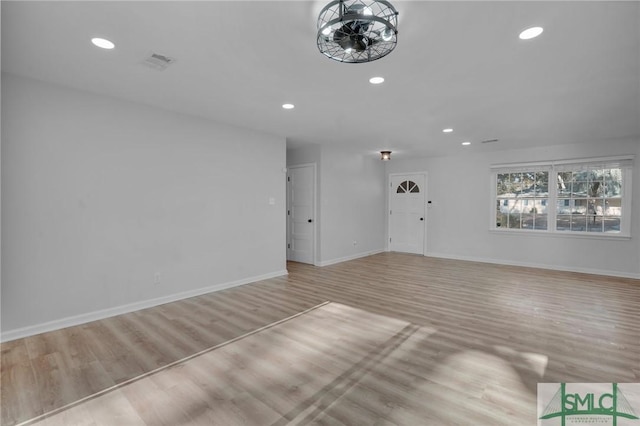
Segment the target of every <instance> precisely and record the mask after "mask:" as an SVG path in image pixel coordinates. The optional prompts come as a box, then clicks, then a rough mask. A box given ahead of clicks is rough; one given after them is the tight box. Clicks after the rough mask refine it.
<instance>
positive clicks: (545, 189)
mask: <svg viewBox="0 0 640 426" xmlns="http://www.w3.org/2000/svg"><path fill="white" fill-rule="evenodd" d="M535 193H536V196H537V197H547V196H548V195H549V172H538V173H536V191H535Z"/></svg>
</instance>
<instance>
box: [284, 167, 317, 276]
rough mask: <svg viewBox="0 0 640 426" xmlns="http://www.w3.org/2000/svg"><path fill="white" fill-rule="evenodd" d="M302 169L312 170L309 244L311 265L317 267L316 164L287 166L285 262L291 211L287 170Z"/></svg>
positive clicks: (287, 250)
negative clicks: (310, 242) (310, 235)
mask: <svg viewBox="0 0 640 426" xmlns="http://www.w3.org/2000/svg"><path fill="white" fill-rule="evenodd" d="M302 167H311V168H312V169H313V173H312V174H313V194H312V197H311V198H312V202H313V207H312V211H313V216H314V217H313V218H312V219H313V223H312V228H313V230H312V231H311V232H312V237H313V242H312V244H311V251H312V254H311V258H312V261H313V265H314V266H318V258H317V256H318V250H317V246H318V225H317V224H318V220H319V218H320V215H319V214H318V202H317V196H318V166H317V164H316V163H302V164H295V165H292V166H287V177H286V179H287V180H286V182H285V184H286V187H287V211H286V212H285V214H286V216H285V220H286V225H287V226H286V228H287V235H286V244H287V246H286V253H287V260H289V259H290V254H289V250H290V249H289V247H290V244H291V224H290V221H289V217H290V216H289V214H288V213H289V212H290V210H291V200H290V199H289V170H291V169H296V168H302Z"/></svg>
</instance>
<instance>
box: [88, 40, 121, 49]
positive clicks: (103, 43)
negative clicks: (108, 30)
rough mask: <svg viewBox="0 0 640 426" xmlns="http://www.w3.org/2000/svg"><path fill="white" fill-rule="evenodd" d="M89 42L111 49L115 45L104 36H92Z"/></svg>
mask: <svg viewBox="0 0 640 426" xmlns="http://www.w3.org/2000/svg"><path fill="white" fill-rule="evenodd" d="M91 43H93V44H94V45H95V46H98V47H100V48H102V49H113V48H114V47H116V45H115V44H113V42H111V41H109V40H107V39H106V38H100V37H94V38H92V39H91Z"/></svg>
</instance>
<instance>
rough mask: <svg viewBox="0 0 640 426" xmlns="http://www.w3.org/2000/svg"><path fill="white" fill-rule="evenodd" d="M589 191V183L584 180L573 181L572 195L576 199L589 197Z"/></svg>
mask: <svg viewBox="0 0 640 426" xmlns="http://www.w3.org/2000/svg"><path fill="white" fill-rule="evenodd" d="M588 191H589V183H588V182H587V181H584V180H579V181H573V182H572V186H571V195H572V196H574V197H585V198H586V197H587V195H588Z"/></svg>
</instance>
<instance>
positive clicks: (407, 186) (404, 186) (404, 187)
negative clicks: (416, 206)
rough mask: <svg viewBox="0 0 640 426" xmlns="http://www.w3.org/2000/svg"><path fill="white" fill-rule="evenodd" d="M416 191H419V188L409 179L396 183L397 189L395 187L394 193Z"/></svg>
mask: <svg viewBox="0 0 640 426" xmlns="http://www.w3.org/2000/svg"><path fill="white" fill-rule="evenodd" d="M418 192H420V188H419V187H418V185H417V184H416V183H415V182H413V181H411V180H405V181H404V182H402V183H401V184H400V185H398V189H396V193H398V194H406V193H413V194H416V193H418Z"/></svg>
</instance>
